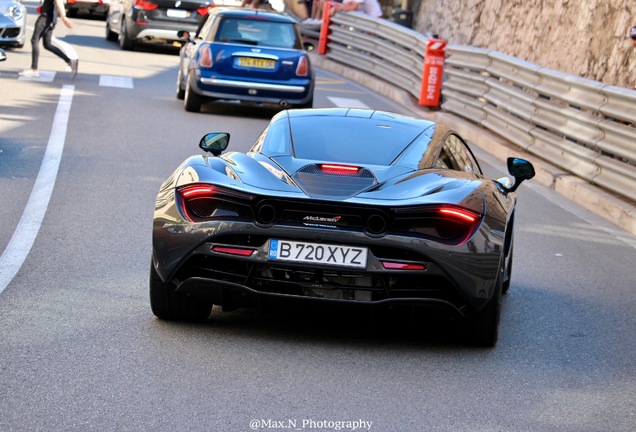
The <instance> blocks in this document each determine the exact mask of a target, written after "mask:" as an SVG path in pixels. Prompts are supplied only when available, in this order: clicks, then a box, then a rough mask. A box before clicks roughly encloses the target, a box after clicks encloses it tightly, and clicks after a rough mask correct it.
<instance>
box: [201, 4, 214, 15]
mask: <svg viewBox="0 0 636 432" xmlns="http://www.w3.org/2000/svg"><path fill="white" fill-rule="evenodd" d="M210 6H213V5H210ZM209 10H210V9H209V8H208V7H202V8H199V9H197V13H198V14H199V15H203V16H206V15H207V14H208V11H209Z"/></svg>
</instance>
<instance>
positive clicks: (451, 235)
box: [393, 204, 482, 245]
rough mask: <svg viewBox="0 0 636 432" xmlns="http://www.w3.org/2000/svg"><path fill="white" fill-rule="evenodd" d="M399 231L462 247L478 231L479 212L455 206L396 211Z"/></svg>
mask: <svg viewBox="0 0 636 432" xmlns="http://www.w3.org/2000/svg"><path fill="white" fill-rule="evenodd" d="M394 212H395V221H394V223H393V228H394V229H395V230H398V231H400V230H405V231H410V232H412V233H418V234H422V235H425V236H427V237H431V238H435V239H437V240H439V241H442V242H443V243H449V244H456V245H457V244H462V243H464V242H466V241H467V240H468V239H469V238H470V237H471V236H472V235H473V234H474V232H475V231H476V230H477V228H478V227H479V224H480V222H481V219H482V215H480V214H479V213H477V212H475V211H472V210H469V209H466V208H463V207H460V206H455V205H450V204H447V205H440V206H427V207H411V208H400V209H394Z"/></svg>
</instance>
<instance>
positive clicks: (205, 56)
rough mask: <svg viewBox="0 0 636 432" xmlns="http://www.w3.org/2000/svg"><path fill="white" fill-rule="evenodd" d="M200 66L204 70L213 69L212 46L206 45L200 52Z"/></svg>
mask: <svg viewBox="0 0 636 432" xmlns="http://www.w3.org/2000/svg"><path fill="white" fill-rule="evenodd" d="M199 66H201V67H202V68H211V67H212V51H211V49H210V45H204V46H202V47H201V50H200V51H199Z"/></svg>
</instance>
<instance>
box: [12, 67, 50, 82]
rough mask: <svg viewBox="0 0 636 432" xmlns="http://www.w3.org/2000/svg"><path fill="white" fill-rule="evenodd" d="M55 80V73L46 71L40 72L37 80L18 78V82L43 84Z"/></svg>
mask: <svg viewBox="0 0 636 432" xmlns="http://www.w3.org/2000/svg"><path fill="white" fill-rule="evenodd" d="M54 79H55V72H53V71H47V70H40V76H39V77H37V78H28V77H22V76H21V77H18V80H20V81H39V82H45V83H52V82H53V80H54Z"/></svg>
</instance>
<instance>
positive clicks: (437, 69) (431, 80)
mask: <svg viewBox="0 0 636 432" xmlns="http://www.w3.org/2000/svg"><path fill="white" fill-rule="evenodd" d="M445 57H446V41H444V40H441V39H429V40H428V42H427V43H426V53H425V54H424V71H423V73H422V90H421V91H420V100H419V104H420V105H424V106H427V107H434V108H437V107H438V106H439V100H440V96H441V93H442V78H443V75H444V58H445Z"/></svg>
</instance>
